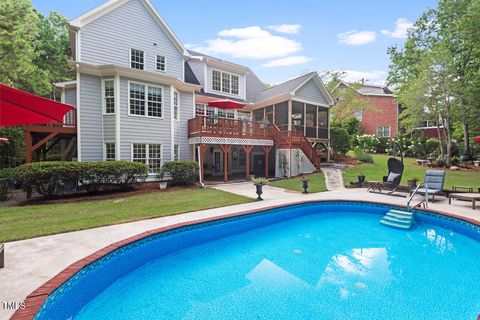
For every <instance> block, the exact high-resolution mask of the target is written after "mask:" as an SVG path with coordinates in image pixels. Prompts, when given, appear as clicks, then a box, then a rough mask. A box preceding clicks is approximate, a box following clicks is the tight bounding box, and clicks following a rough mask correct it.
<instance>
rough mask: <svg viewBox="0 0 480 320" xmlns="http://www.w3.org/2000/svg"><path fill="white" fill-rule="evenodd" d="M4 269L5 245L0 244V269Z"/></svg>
mask: <svg viewBox="0 0 480 320" xmlns="http://www.w3.org/2000/svg"><path fill="white" fill-rule="evenodd" d="M3 267H5V244H3V243H0V269H1V268H3Z"/></svg>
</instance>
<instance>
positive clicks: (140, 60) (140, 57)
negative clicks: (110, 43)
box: [130, 49, 145, 70]
mask: <svg viewBox="0 0 480 320" xmlns="http://www.w3.org/2000/svg"><path fill="white" fill-rule="evenodd" d="M130 67H131V68H134V69H140V70H144V69H145V52H143V51H142V50H138V49H130Z"/></svg>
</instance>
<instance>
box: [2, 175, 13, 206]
mask: <svg viewBox="0 0 480 320" xmlns="http://www.w3.org/2000/svg"><path fill="white" fill-rule="evenodd" d="M12 184H13V169H10V168H5V169H1V170H0V201H5V200H7V199H8V192H9V191H10V188H11V186H12Z"/></svg>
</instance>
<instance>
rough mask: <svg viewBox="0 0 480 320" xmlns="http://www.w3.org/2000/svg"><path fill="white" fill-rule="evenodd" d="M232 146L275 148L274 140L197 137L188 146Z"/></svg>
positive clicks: (190, 140) (189, 140)
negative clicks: (199, 144) (200, 144)
mask: <svg viewBox="0 0 480 320" xmlns="http://www.w3.org/2000/svg"><path fill="white" fill-rule="evenodd" d="M198 143H204V144H232V145H253V146H273V145H274V143H273V140H266V139H265V140H263V139H243V138H219V137H201V138H200V137H195V138H190V139H188V144H198Z"/></svg>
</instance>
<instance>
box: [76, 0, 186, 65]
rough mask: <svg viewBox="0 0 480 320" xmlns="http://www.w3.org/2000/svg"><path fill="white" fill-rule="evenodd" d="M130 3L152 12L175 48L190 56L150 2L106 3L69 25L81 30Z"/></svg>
mask: <svg viewBox="0 0 480 320" xmlns="http://www.w3.org/2000/svg"><path fill="white" fill-rule="evenodd" d="M129 1H140V2H141V3H142V4H143V5H144V6H145V8H146V9H147V10H148V11H149V12H150V14H151V15H152V17H153V18H154V19H155V21H156V22H157V23H158V25H159V26H160V28H162V29H163V31H164V32H165V34H166V35H167V37H168V38H170V40H171V41H172V42H173V44H174V45H175V47H177V49H178V50H179V51H180V52H181V53H182V54H183V55H184V56H190V54H189V52H188V50H187V49H186V48H185V46H184V45H183V44H182V43H181V42H180V40H179V39H178V38H177V36H176V35H175V33H173V31H172V29H170V27H169V26H168V25H167V23H166V22H165V20H163V18H162V17H161V16H160V15H159V14H158V12H157V10H156V9H155V7H154V6H153V5H152V4H151V3H150V1H149V0H109V1H107V2H105V3H104V4H102V5H100V6H98V7H96V8H94V9H92V10H90V11H87V12H85V13H84V14H82V15H80V16H78V17H76V18H75V19H73V20H71V21H70V23H69V25H70V26H71V27H72V28H74V29H77V30H78V29H81V28H83V27H84V26H86V25H87V24H89V23H90V22H93V21H95V20H96V19H98V18H100V17H102V16H104V15H105V14H107V13H109V12H111V11H113V10H115V9H117V8H119V7H120V6H122V5H124V4H125V3H127V2H129Z"/></svg>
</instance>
